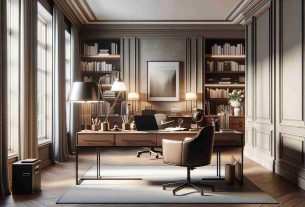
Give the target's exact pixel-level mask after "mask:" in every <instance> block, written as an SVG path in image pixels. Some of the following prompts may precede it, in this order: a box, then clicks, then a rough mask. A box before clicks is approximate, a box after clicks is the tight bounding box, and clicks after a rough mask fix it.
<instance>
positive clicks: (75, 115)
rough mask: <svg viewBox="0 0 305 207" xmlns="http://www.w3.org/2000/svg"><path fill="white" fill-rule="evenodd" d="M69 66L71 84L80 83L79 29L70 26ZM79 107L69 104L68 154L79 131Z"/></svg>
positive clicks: (72, 148)
mask: <svg viewBox="0 0 305 207" xmlns="http://www.w3.org/2000/svg"><path fill="white" fill-rule="evenodd" d="M71 52H72V53H71V62H72V63H71V64H72V82H75V81H81V77H80V48H79V29H78V28H77V26H75V25H72V28H71ZM80 114H81V105H80V104H79V103H71V113H70V115H71V117H70V120H71V121H70V130H71V131H70V137H69V138H70V142H69V145H70V146H69V151H70V153H71V154H72V153H74V152H75V140H76V133H77V132H78V131H80V129H81V120H80V118H81V117H80Z"/></svg>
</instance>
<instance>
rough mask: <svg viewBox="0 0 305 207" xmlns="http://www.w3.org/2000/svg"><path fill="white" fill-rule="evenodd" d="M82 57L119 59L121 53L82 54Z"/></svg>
mask: <svg viewBox="0 0 305 207" xmlns="http://www.w3.org/2000/svg"><path fill="white" fill-rule="evenodd" d="M82 58H87V59H120V58H121V55H89V56H88V55H83V56H82Z"/></svg>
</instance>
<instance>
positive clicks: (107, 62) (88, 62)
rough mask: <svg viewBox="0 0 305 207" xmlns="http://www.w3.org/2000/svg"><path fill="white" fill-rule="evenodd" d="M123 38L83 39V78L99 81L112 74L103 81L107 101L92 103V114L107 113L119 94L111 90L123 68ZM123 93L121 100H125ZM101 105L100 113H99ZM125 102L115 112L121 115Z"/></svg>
mask: <svg viewBox="0 0 305 207" xmlns="http://www.w3.org/2000/svg"><path fill="white" fill-rule="evenodd" d="M120 46H121V40H120V38H100V39H84V40H81V63H80V69H81V80H82V81H84V82H96V83H98V81H99V79H100V78H101V77H104V76H107V75H112V74H114V76H111V77H108V78H106V79H105V80H103V81H102V85H101V90H102V91H103V94H104V100H105V102H102V103H100V106H98V104H97V103H93V104H91V105H92V106H91V109H90V110H91V116H101V115H106V114H107V113H108V111H109V110H110V107H111V105H112V104H113V102H114V100H115V97H116V96H117V95H118V94H117V93H115V92H112V91H110V89H111V86H112V83H113V82H114V81H115V79H116V78H118V77H117V76H118V75H117V74H119V72H120V69H121V54H120ZM125 96H126V95H125V94H124V93H123V94H122V96H121V98H120V100H119V101H121V102H122V101H124V100H125ZM98 107H99V111H100V114H97V111H98V110H97V109H98ZM122 107H123V104H117V106H116V107H115V108H114V111H113V114H116V115H119V114H120V112H121V111H122V110H123V108H122Z"/></svg>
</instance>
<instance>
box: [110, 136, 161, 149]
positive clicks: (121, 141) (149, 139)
mask: <svg viewBox="0 0 305 207" xmlns="http://www.w3.org/2000/svg"><path fill="white" fill-rule="evenodd" d="M156 144H157V143H156V135H152V134H147V135H116V146H143V147H146V146H147V147H149V146H156Z"/></svg>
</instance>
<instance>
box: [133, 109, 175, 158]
mask: <svg viewBox="0 0 305 207" xmlns="http://www.w3.org/2000/svg"><path fill="white" fill-rule="evenodd" d="M155 119H156V122H157V125H158V128H159V129H164V128H166V127H168V126H169V125H171V124H172V123H173V122H174V120H172V121H169V120H168V116H167V115H166V114H155ZM144 153H149V155H151V154H154V155H155V156H156V158H157V159H158V158H159V154H161V155H162V151H159V150H155V148H154V147H144V150H141V151H138V152H137V157H140V156H141V154H144Z"/></svg>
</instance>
